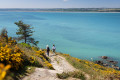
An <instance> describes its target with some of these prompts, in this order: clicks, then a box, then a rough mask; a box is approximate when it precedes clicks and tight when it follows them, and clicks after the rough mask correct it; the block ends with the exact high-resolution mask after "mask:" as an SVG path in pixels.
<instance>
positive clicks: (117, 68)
mask: <svg viewBox="0 0 120 80" xmlns="http://www.w3.org/2000/svg"><path fill="white" fill-rule="evenodd" d="M112 68H114V69H116V70H120V67H118V66H115V65H112Z"/></svg>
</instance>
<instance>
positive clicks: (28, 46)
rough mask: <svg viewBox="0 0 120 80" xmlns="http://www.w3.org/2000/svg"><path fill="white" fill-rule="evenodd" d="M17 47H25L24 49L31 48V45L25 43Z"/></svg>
mask: <svg viewBox="0 0 120 80" xmlns="http://www.w3.org/2000/svg"><path fill="white" fill-rule="evenodd" d="M19 45H21V46H22V47H26V48H29V49H30V48H31V45H29V44H27V43H19Z"/></svg>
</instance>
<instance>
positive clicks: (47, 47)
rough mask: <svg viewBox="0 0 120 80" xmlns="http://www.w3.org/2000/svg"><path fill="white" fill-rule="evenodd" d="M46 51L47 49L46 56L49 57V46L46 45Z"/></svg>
mask: <svg viewBox="0 0 120 80" xmlns="http://www.w3.org/2000/svg"><path fill="white" fill-rule="evenodd" d="M46 49H47V55H48V56H49V51H50V48H49V46H48V45H47V46H46Z"/></svg>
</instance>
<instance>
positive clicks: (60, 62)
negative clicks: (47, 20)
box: [22, 54, 89, 80]
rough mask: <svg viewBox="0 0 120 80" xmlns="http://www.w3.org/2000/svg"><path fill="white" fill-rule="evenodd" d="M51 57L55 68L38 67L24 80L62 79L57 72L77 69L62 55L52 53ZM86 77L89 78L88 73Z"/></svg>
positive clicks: (70, 79) (71, 79) (72, 79)
mask: <svg viewBox="0 0 120 80" xmlns="http://www.w3.org/2000/svg"><path fill="white" fill-rule="evenodd" d="M50 59H51V64H52V65H53V67H54V69H55V70H50V69H44V68H36V69H35V72H34V73H32V74H30V75H29V76H26V77H25V78H23V79H22V80H62V79H59V78H57V76H56V73H62V72H72V71H75V70H76V69H75V68H74V67H73V66H72V65H70V64H69V63H68V62H67V61H66V59H65V58H64V57H62V56H59V55H53V54H50ZM86 77H88V78H89V76H88V75H86ZM67 80H80V79H74V78H69V79H67Z"/></svg>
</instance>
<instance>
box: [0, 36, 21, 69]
mask: <svg viewBox="0 0 120 80" xmlns="http://www.w3.org/2000/svg"><path fill="white" fill-rule="evenodd" d="M15 42H16V41H15V40H12V39H11V38H9V39H8V44H7V43H6V44H5V43H3V42H2V40H1V42H0V62H2V63H4V64H10V65H11V66H12V68H15V69H16V70H18V69H19V67H20V66H22V62H23V59H22V54H23V51H21V50H20V49H19V48H18V47H17V46H16V45H14V44H15Z"/></svg>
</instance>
